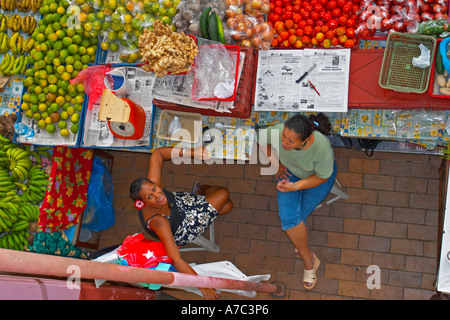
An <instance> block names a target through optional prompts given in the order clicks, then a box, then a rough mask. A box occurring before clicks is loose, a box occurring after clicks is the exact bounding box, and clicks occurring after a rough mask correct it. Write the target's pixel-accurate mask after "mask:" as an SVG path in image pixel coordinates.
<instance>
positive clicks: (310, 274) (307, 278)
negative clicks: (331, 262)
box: [303, 255, 320, 290]
mask: <svg viewBox="0 0 450 320" xmlns="http://www.w3.org/2000/svg"><path fill="white" fill-rule="evenodd" d="M319 266H320V260H319V258H317V257H316V255H314V264H313V268H312V269H310V270H306V269H303V286H304V287H305V289H307V290H311V289H312V288H314V286H315V285H316V282H317V276H316V271H317V269H318V268H319ZM307 283H310V285H306V284H307Z"/></svg>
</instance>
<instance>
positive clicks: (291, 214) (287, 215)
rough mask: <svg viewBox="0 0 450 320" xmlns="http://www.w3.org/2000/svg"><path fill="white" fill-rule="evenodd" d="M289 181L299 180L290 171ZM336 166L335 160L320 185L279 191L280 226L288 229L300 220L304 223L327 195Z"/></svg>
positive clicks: (333, 178) (331, 186) (332, 181)
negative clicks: (329, 172) (326, 178)
mask: <svg viewBox="0 0 450 320" xmlns="http://www.w3.org/2000/svg"><path fill="white" fill-rule="evenodd" d="M289 173H290V174H291V176H290V177H289V181H290V182H297V181H299V180H301V179H300V178H299V177H297V176H295V175H293V174H292V173H291V172H290V171H289ZM336 174H337V167H336V161H335V162H334V165H333V173H332V174H331V176H330V177H329V178H328V180H327V181H325V182H324V183H322V184H321V185H319V186H317V187H314V188H310V189H304V190H298V191H291V192H280V191H277V194H278V211H279V215H280V220H281V228H282V229H283V230H288V229H290V228H292V227H295V226H297V225H299V224H300V223H301V222H302V221H303V223H304V224H305V225H306V218H308V216H309V215H310V214H311V213H312V212H313V211H314V209H315V208H316V207H317V206H318V205H319V204H320V203H321V202H322V201H323V200H324V199H325V198H326V197H327V196H328V194H329V193H330V191H331V189H332V188H333V185H334V180H335V179H336Z"/></svg>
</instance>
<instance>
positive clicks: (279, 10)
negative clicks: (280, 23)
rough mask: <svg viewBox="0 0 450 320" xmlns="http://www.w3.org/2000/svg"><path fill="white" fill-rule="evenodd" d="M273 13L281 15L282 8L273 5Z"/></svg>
mask: <svg viewBox="0 0 450 320" xmlns="http://www.w3.org/2000/svg"><path fill="white" fill-rule="evenodd" d="M273 13H275V14H278V15H280V16H281V15H282V14H283V8H282V7H275V9H274V10H273Z"/></svg>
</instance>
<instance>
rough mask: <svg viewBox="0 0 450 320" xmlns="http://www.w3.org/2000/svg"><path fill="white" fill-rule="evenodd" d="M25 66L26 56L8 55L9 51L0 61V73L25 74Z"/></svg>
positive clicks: (4, 74) (5, 74) (8, 74)
mask: <svg viewBox="0 0 450 320" xmlns="http://www.w3.org/2000/svg"><path fill="white" fill-rule="evenodd" d="M26 68H27V57H26V56H22V55H21V56H18V57H15V56H14V55H10V54H9V53H7V54H5V55H4V56H3V59H2V61H1V62H0V75H3V76H11V75H16V74H25V71H26Z"/></svg>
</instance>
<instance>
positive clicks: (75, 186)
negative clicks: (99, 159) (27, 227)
mask: <svg viewBox="0 0 450 320" xmlns="http://www.w3.org/2000/svg"><path fill="white" fill-rule="evenodd" d="M93 158H94V152H93V150H92V149H84V148H68V147H55V148H53V158H52V166H51V172H50V177H49V183H48V186H47V191H46V193H45V198H44V201H43V203H42V205H41V214H40V217H39V220H38V231H39V232H54V231H62V230H66V229H68V228H70V227H72V226H74V225H76V224H78V222H79V217H80V214H81V213H83V212H84V209H85V208H86V205H87V195H88V187H89V181H90V178H91V170H92V162H93Z"/></svg>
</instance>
